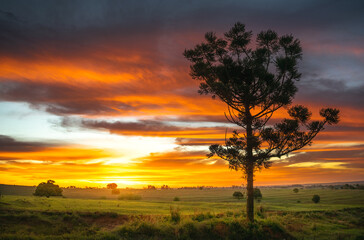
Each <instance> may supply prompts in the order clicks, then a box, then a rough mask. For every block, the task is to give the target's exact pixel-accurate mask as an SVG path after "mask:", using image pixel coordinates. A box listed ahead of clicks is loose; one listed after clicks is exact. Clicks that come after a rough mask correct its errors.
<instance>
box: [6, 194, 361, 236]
mask: <svg viewBox="0 0 364 240" xmlns="http://www.w3.org/2000/svg"><path fill="white" fill-rule="evenodd" d="M24 189H25V190H27V189H26V188H23V190H24ZM0 190H1V192H3V193H9V189H7V190H5V191H4V190H3V189H0ZM10 190H12V191H13V192H11V193H12V194H18V195H5V196H3V197H2V198H1V199H0V239H26V238H27V237H30V239H32V238H34V239H43V238H44V239H50V238H51V239H57V238H58V239H63V238H64V239H149V238H150V239H201V238H204V239H239V238H234V236H238V235H239V234H240V235H241V234H243V235H242V236H250V235H249V234H252V231H257V232H255V234H257V236H260V235H259V234H263V235H264V234H266V233H267V232H271V233H272V234H273V235H274V234H276V235H275V236H276V238H275V239H280V238H286V239H289V238H291V237H292V238H296V239H313V238H315V239H364V230H363V229H364V225H363V223H364V191H363V190H349V189H340V190H331V189H318V188H315V189H300V191H299V192H298V193H293V191H292V189H290V188H272V189H261V190H262V194H263V199H262V201H261V203H256V219H257V223H256V224H257V225H256V226H254V229H255V228H256V230H254V229H251V228H250V227H249V228H248V227H247V225H246V224H247V223H246V222H245V220H244V219H245V218H246V216H245V211H244V210H245V200H246V199H243V200H237V199H234V198H233V197H232V194H233V192H234V191H235V190H234V189H210V190H198V189H180V190H177V189H170V190H121V196H133V197H134V196H138V199H139V196H140V199H139V200H133V197H129V198H126V197H125V200H118V199H117V198H118V197H119V195H112V194H111V190H106V189H97V190H94V189H92V190H90V189H66V190H65V191H64V196H65V197H64V198H63V197H50V198H46V197H35V196H31V195H30V194H31V192H30V191H24V192H25V193H26V194H25V195H23V196H22V195H21V194H24V192H21V191H17V190H16V189H15V190H14V189H10ZM29 193H30V194H29ZM314 194H318V195H320V197H321V202H320V203H318V204H315V203H313V202H312V201H311V199H312V196H313V195H314ZM176 196H178V197H179V198H180V201H173V200H174V198H175V197H176ZM127 199H131V200H127ZM298 201H299V202H298ZM171 209H172V210H173V211H172V210H171ZM225 233H226V234H227V233H229V234H230V235H229V234H228V235H226V236H229V237H226V238H223V237H221V236H224V234H225ZM238 233H239V234H238ZM148 234H149V235H148ZM191 234H192V235H191ZM193 234H195V235H193ZM209 234H210V235H209ZM234 234H238V235H234ZM244 234H245V235H244ZM190 235H191V236H192V237H191V236H190ZM240 235H239V236H240ZM263 235H262V236H263ZM264 236H265V235H264ZM209 237H210V238H209ZM246 239H249V237H247V238H246Z"/></svg>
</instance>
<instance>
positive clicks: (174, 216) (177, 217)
mask: <svg viewBox="0 0 364 240" xmlns="http://www.w3.org/2000/svg"><path fill="white" fill-rule="evenodd" d="M169 212H170V213H171V221H172V222H174V223H179V222H180V221H181V214H180V213H179V208H178V207H177V208H173V207H172V206H171V207H170V209H169Z"/></svg>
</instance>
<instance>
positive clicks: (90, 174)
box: [0, 0, 364, 187]
mask: <svg viewBox="0 0 364 240" xmlns="http://www.w3.org/2000/svg"><path fill="white" fill-rule="evenodd" d="M363 12H364V3H363V1H360V0H358V1H357V0H352V1H344V0H341V1H339V0H336V1H335V0H333V1H325V0H322V1H321V0H312V1H310V0H306V1H303V0H298V1H289V0H278V1H268V0H267V1H263V0H255V1H218V0H216V1H213V0H206V1H179V0H165V1H144V0H141V1H96V0H94V1H93V0H89V1H86V0H84V1H80V0H76V1H69V0H65V1H56V0H41V1H39V0H31V1H28V0H24V1H22V0H18V1H13V0H0V29H1V31H0V183H2V184H18V185H37V184H38V183H40V182H42V181H46V180H48V179H53V180H55V181H56V183H58V184H59V185H60V186H62V187H66V186H70V185H74V186H79V187H85V186H92V187H104V186H106V184H107V183H110V182H115V183H117V184H118V186H119V187H143V186H146V185H148V184H152V185H157V186H160V185H163V184H168V185H169V186H172V187H181V186H201V185H205V186H231V185H241V184H244V179H243V178H242V173H241V172H236V171H232V170H230V169H229V167H228V164H227V163H226V162H224V161H223V160H221V159H218V158H212V159H208V158H207V157H206V154H207V153H208V147H209V145H211V144H215V143H223V142H224V138H225V131H226V129H228V130H229V131H231V130H232V129H236V128H237V127H235V126H234V125H232V124H229V123H228V122H227V120H226V119H225V117H224V111H226V109H227V108H226V105H224V104H223V103H222V102H221V101H219V100H218V99H216V100H213V99H212V98H211V96H205V95H199V94H198V93H197V91H198V85H199V82H198V81H197V80H193V79H191V77H190V76H189V65H190V63H189V62H188V61H187V60H186V59H185V58H184V57H183V55H182V53H183V51H184V50H185V49H190V48H192V47H194V46H195V45H196V44H198V43H200V42H202V41H203V36H204V34H205V33H206V32H208V31H213V32H215V33H216V34H217V35H218V36H223V33H224V32H226V31H228V30H229V29H230V28H231V27H232V26H233V24H234V23H235V22H237V21H239V22H242V23H244V24H245V25H246V28H247V29H248V30H252V31H253V34H257V33H259V32H260V31H262V30H267V29H273V30H275V31H277V32H278V34H280V35H283V34H292V35H294V36H295V37H296V38H298V39H299V40H300V41H301V44H302V48H303V59H302V61H301V62H300V65H299V70H300V72H301V73H302V78H301V80H300V81H299V82H298V83H297V86H298V89H299V90H298V92H297V94H296V96H295V99H294V104H303V105H305V106H307V107H309V108H310V110H311V111H312V112H313V116H314V117H317V116H318V111H319V109H320V108H322V107H336V108H339V109H340V111H341V114H340V118H341V121H340V123H339V124H338V125H336V126H333V127H331V126H329V127H327V128H326V129H325V131H324V132H322V133H320V134H319V136H317V137H316V138H315V140H314V143H313V145H312V146H307V147H305V148H303V149H301V150H300V151H298V152H296V153H293V154H290V155H289V156H287V157H284V158H282V159H273V160H272V162H273V165H272V167H271V168H270V169H264V170H262V171H261V172H257V173H256V175H255V184H256V185H283V184H305V183H322V182H342V181H361V180H364V171H363V170H364V120H363V119H364V72H363V69H364V44H363V43H364V14H362V13H363ZM278 117H279V114H278V115H276V118H278Z"/></svg>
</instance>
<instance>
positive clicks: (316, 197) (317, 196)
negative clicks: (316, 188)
mask: <svg viewBox="0 0 364 240" xmlns="http://www.w3.org/2000/svg"><path fill="white" fill-rule="evenodd" d="M320 199H321V198H320V196H319V195H317V194H315V195H313V197H312V202H314V203H318V202H320Z"/></svg>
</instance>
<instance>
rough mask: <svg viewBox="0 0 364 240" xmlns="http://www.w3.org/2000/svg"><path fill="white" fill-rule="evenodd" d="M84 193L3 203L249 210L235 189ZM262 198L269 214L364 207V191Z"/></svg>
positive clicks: (277, 192) (267, 193)
mask: <svg viewBox="0 0 364 240" xmlns="http://www.w3.org/2000/svg"><path fill="white" fill-rule="evenodd" d="M84 191H87V192H89V195H90V194H91V193H90V192H92V190H84V189H80V190H77V189H76V190H73V191H72V192H68V191H65V192H64V196H65V197H66V198H62V197H51V198H45V197H35V196H18V195H5V196H4V197H3V198H2V200H1V202H3V203H7V204H9V205H7V207H8V208H11V209H23V210H39V211H51V210H56V211H64V210H66V211H102V212H117V213H118V214H169V208H170V206H179V208H180V210H181V213H182V214H191V213H193V212H195V211H211V212H215V213H218V212H224V211H229V210H235V209H245V200H237V199H234V198H233V197H232V194H233V192H234V190H232V189H211V190H195V189H192V190H191V189H188V190H184V189H179V190H177V189H172V190H163V191H158V190H122V191H121V194H120V196H121V198H123V196H140V197H141V199H140V200H117V198H118V196H119V195H112V194H111V191H110V190H109V191H107V192H105V191H101V192H100V190H94V193H93V195H92V196H93V197H92V198H91V199H87V198H86V197H87V196H88V195H87V194H83V193H84ZM106 193H108V195H106ZM262 194H263V199H262V201H261V203H260V204H261V205H263V206H265V208H267V210H274V211H318V210H339V209H344V208H355V207H364V191H363V190H349V189H341V190H330V189H303V190H302V189H301V190H300V192H298V193H293V191H292V189H287V188H273V189H262ZM314 194H318V195H320V197H321V201H320V203H317V204H315V203H313V202H312V200H311V199H312V196H313V195H314ZM175 196H179V198H180V201H178V202H177V201H173V199H174V197H175ZM81 197H82V198H81ZM105 198H106V199H105ZM125 199H127V198H125ZM131 199H132V198H131ZM297 201H300V202H299V203H298V202H297Z"/></svg>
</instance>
